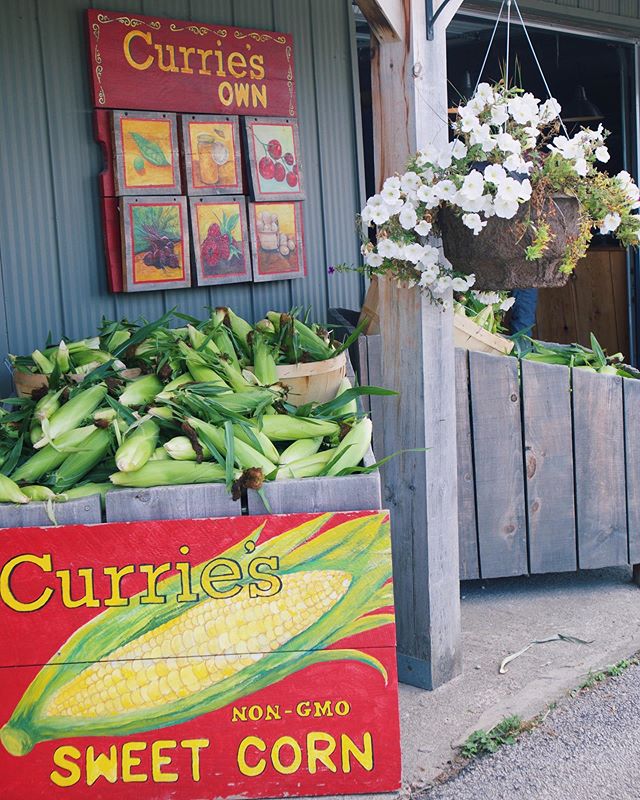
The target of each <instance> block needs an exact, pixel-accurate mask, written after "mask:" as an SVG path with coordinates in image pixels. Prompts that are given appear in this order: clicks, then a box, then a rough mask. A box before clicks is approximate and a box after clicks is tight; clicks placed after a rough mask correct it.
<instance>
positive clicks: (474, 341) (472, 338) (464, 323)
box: [453, 313, 513, 355]
mask: <svg viewBox="0 0 640 800" xmlns="http://www.w3.org/2000/svg"><path fill="white" fill-rule="evenodd" d="M453 340H454V343H455V346H456V347H462V348H463V349H465V350H477V351H478V352H480V353H493V354H494V355H506V354H508V353H510V352H511V351H512V350H513V342H511V341H510V340H509V339H505V337H504V336H500V335H499V334H496V333H490V332H489V331H486V330H485V329H484V328H481V327H480V325H478V324H477V323H476V322H474V321H473V320H472V319H470V318H469V317H467V316H466V315H465V314H462V313H455V314H454V315H453Z"/></svg>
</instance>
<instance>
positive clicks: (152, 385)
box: [118, 375, 162, 407]
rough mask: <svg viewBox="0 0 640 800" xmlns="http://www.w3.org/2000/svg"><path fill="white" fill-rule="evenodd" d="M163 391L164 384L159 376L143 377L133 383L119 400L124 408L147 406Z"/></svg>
mask: <svg viewBox="0 0 640 800" xmlns="http://www.w3.org/2000/svg"><path fill="white" fill-rule="evenodd" d="M161 391H162V383H161V382H160V378H158V376H157V375H143V376H142V377H141V378H136V379H135V380H134V381H131V383H130V384H128V386H127V387H126V388H125V390H124V392H122V394H121V395H120V397H119V398H118V399H119V401H120V403H122V405H123V406H129V407H134V406H146V405H148V404H149V403H151V402H153V400H154V399H155V396H156V395H157V394H159V393H160V392H161Z"/></svg>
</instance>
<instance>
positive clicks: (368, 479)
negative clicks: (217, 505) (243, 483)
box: [247, 451, 382, 515]
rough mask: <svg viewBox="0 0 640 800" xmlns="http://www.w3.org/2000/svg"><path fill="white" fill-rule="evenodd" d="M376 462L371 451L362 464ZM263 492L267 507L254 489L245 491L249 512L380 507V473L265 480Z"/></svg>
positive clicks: (366, 509) (279, 512) (274, 512)
mask: <svg viewBox="0 0 640 800" xmlns="http://www.w3.org/2000/svg"><path fill="white" fill-rule="evenodd" d="M372 464H375V458H374V455H373V452H371V451H369V453H368V454H367V455H366V456H365V458H364V465H365V466H371V465H372ZM262 492H263V494H264V496H265V497H266V498H267V501H268V503H269V509H267V507H266V506H265V504H264V502H263V500H262V498H261V497H260V495H259V494H258V493H257V492H254V491H252V490H249V491H248V492H247V504H248V509H249V514H251V515H255V514H266V513H272V514H295V513H298V512H301V511H305V512H308V513H316V512H321V511H369V510H374V509H376V510H377V509H379V508H381V507H382V503H381V496H380V473H379V472H378V471H377V470H376V471H375V472H372V473H369V474H362V475H358V474H355V475H345V476H344V477H341V478H337V477H333V478H303V479H300V480H282V481H271V482H270V483H265V484H264V486H263V487H262Z"/></svg>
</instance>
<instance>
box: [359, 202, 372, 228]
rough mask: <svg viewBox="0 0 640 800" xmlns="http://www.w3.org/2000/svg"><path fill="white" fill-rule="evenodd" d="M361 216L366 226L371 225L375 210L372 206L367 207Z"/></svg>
mask: <svg viewBox="0 0 640 800" xmlns="http://www.w3.org/2000/svg"><path fill="white" fill-rule="evenodd" d="M360 216H361V217H362V221H363V222H364V224H365V225H371V222H372V220H373V209H372V208H371V206H365V207H364V208H363V209H362V214H361V215H360Z"/></svg>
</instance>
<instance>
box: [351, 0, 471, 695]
mask: <svg viewBox="0 0 640 800" xmlns="http://www.w3.org/2000/svg"><path fill="white" fill-rule="evenodd" d="M461 2H462V0H451V1H450V2H449V3H448V5H447V7H446V9H444V10H443V13H442V14H441V15H440V17H439V19H438V22H437V24H436V26H435V30H434V39H433V41H427V33H426V18H425V3H424V0H397V1H396V2H392V0H380V2H378V3H377V4H376V5H377V6H379V8H380V10H381V12H382V13H380V14H378V15H377V16H376V27H375V28H374V30H375V34H376V41H375V42H374V51H373V60H372V86H373V119H374V145H375V153H376V181H377V185H378V186H380V185H381V183H382V181H383V180H384V178H385V177H386V176H388V175H390V174H392V173H393V172H395V171H402V170H403V169H404V166H405V163H406V161H407V158H408V157H409V155H410V154H411V153H413V152H415V151H416V150H417V149H418V148H420V147H424V146H425V145H427V144H429V143H436V144H437V143H440V144H442V143H444V142H446V141H447V139H448V127H447V126H448V123H447V84H446V38H445V33H446V27H447V24H448V22H449V21H450V19H451V17H452V16H453V14H454V13H455V11H456V10H457V8H459V6H460V4H461ZM433 5H434V9H435V10H437V9H438V7H439V6H440V5H441V3H440V2H438V0H435V2H434V4H433ZM370 6H371V2H367V3H361V5H360V7H361V9H362V11H363V13H365V15H366V14H367V13H370V11H371V9H370ZM381 19H386V20H388V21H391V20H393V26H392V25H391V24H390V25H389V26H388V28H387V29H386V33H385V28H384V25H381V23H380V20H381ZM399 29H400V30H399ZM448 299H449V300H451V298H450V297H449V298H448ZM380 329H381V333H382V342H383V358H382V378H383V385H385V386H388V387H391V388H394V389H397V390H399V391H400V393H401V394H400V396H399V397H398V398H397V399H390V400H389V401H387V402H385V403H384V404H382V405H383V419H382V426H381V428H382V430H381V438H382V453H379V455H383V454H384V455H389V454H390V453H393V452H395V451H397V450H409V449H412V448H426V451H425V450H422V451H421V452H414V453H407V454H405V455H403V456H401V457H399V458H397V459H395V460H393V461H392V462H391V463H390V464H389V465H388V466H387V467H386V468H384V470H383V475H382V477H383V504H386V506H387V507H388V508H389V509H390V510H391V525H392V531H393V546H394V585H395V592H396V607H397V621H398V653H399V655H398V667H399V675H400V680H401V681H403V682H405V683H410V684H413V685H415V686H420V687H422V688H427V689H432V688H435V687H436V686H439V685H441V684H443V683H445V682H447V681H448V680H450V679H451V678H453V677H454V676H455V675H457V674H458V673H459V672H460V670H461V660H462V659H461V655H462V654H461V629H460V599H459V577H458V521H457V476H456V469H457V464H456V417H455V360H454V346H453V320H452V312H451V310H450V309H449V310H448V311H445V312H443V311H442V310H441V308H440V307H439V306H436V305H434V304H432V303H431V302H429V301H428V300H427V299H426V298H425V297H423V296H422V295H421V294H420V292H419V291H418V290H416V289H402V288H399V287H398V286H397V285H396V284H395V282H393V281H389V280H381V281H380ZM378 437H379V438H378V441H379V440H380V432H379V433H378Z"/></svg>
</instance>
